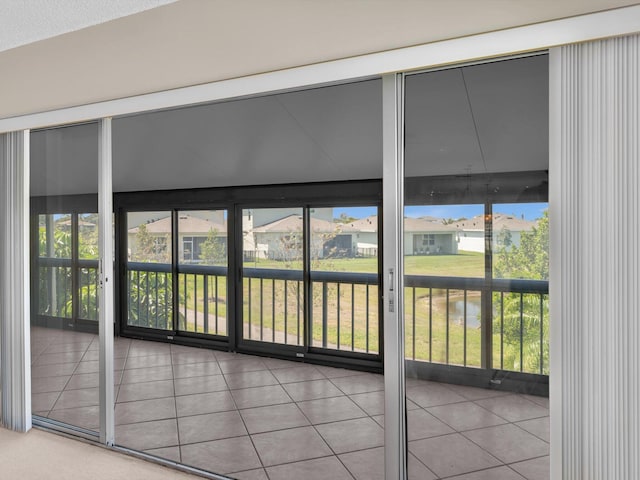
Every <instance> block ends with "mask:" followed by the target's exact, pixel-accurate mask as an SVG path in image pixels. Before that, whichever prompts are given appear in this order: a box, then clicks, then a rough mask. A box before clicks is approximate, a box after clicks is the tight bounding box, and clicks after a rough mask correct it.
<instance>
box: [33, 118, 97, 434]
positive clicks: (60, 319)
mask: <svg viewBox="0 0 640 480" xmlns="http://www.w3.org/2000/svg"><path fill="white" fill-rule="evenodd" d="M97 133H98V132H97V125H96V124H95V123H88V124H84V125H74V126H68V127H62V128H53V129H48V130H41V131H34V132H32V134H31V139H30V141H31V146H30V151H31V169H30V175H31V178H30V190H31V196H32V212H33V214H34V221H33V226H34V230H33V231H32V232H33V236H34V238H32V245H33V246H34V252H33V254H34V257H35V258H34V262H33V268H34V271H33V272H32V291H31V298H32V302H33V308H32V310H31V315H32V318H31V333H30V336H31V353H32V362H31V406H32V412H33V414H34V415H35V416H39V417H44V418H49V419H52V420H56V421H58V422H62V423H64V424H67V425H69V426H71V427H73V428H76V429H83V430H88V431H92V432H97V431H98V429H99V416H98V414H99V398H98V377H99V375H98V371H99V367H98V348H99V341H98V322H97V320H98V285H97V281H98V279H97V270H98V260H97V259H98V246H97V235H98V232H97V215H96V214H95V213H93V212H95V211H96V203H97V202H96V198H95V194H96V193H97V184H98V176H97V170H98V169H97V160H98V135H97ZM78 194H83V195H82V196H78ZM52 197H55V199H53V198H52Z"/></svg>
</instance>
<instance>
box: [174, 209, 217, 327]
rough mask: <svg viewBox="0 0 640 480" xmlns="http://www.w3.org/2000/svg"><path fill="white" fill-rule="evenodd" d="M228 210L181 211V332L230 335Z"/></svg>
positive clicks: (179, 228) (179, 256) (179, 215)
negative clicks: (228, 318)
mask: <svg viewBox="0 0 640 480" xmlns="http://www.w3.org/2000/svg"><path fill="white" fill-rule="evenodd" d="M227 263H228V261H227V211H226V210H200V211H180V212H178V292H179V293H178V311H179V322H178V326H177V327H178V330H182V331H185V332H194V333H205V334H210V335H225V336H226V335H227Z"/></svg>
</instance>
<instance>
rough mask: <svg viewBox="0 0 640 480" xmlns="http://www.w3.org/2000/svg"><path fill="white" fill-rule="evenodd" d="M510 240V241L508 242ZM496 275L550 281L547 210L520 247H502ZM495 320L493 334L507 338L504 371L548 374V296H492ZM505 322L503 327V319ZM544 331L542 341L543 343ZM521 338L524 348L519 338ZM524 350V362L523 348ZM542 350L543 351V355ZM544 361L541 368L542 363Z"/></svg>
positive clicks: (522, 236) (526, 234)
mask: <svg viewBox="0 0 640 480" xmlns="http://www.w3.org/2000/svg"><path fill="white" fill-rule="evenodd" d="M509 240H510V239H509ZM493 269H494V276H495V277H497V278H514V279H515V278H520V279H529V280H548V279H549V215H548V212H547V211H545V212H544V214H543V216H542V218H541V219H539V220H538V222H537V225H536V226H535V227H534V228H533V229H532V230H531V231H530V232H522V233H521V235H520V245H518V246H516V245H513V244H510V245H507V244H506V242H504V243H503V244H502V246H501V247H500V249H499V250H498V252H497V253H496V254H495V256H494V267H493ZM493 304H494V311H496V318H495V320H494V322H493V333H494V335H499V334H500V333H501V332H502V334H503V335H504V337H503V339H504V340H503V341H504V352H503V362H504V368H505V369H507V370H520V369H522V370H523V371H525V372H533V373H539V372H540V371H541V370H542V373H545V374H548V373H549V360H548V359H549V344H548V342H547V341H544V339H545V338H547V339H548V330H549V297H548V295H547V294H539V293H526V294H522V296H521V294H519V293H507V294H504V295H501V294H500V293H494V295H493ZM501 319H504V323H503V324H501V322H500V320H501ZM541 330H542V336H543V342H542V345H541V344H540V333H541ZM521 336H522V345H521V344H520V338H521ZM521 347H522V362H521V358H520V348H521ZM540 348H542V352H540ZM541 361H542V362H543V364H542V368H540V367H541V365H540V362H541Z"/></svg>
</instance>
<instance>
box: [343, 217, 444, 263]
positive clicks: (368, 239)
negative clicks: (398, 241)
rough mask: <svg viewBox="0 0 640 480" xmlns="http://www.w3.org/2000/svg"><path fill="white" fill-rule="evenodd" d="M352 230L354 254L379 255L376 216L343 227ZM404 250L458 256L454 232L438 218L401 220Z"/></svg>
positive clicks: (408, 218) (414, 252)
mask: <svg viewBox="0 0 640 480" xmlns="http://www.w3.org/2000/svg"><path fill="white" fill-rule="evenodd" d="M346 225H347V226H348V227H350V228H351V229H352V232H351V235H352V236H354V240H353V243H354V245H355V251H356V255H358V256H371V255H377V254H378V217H377V215H371V216H369V217H366V218H362V219H359V220H356V221H354V222H351V223H348V224H346ZM404 230H405V232H404V249H405V254H406V255H437V254H455V253H457V244H456V229H455V228H454V227H452V226H450V225H444V224H443V223H442V219H441V218H435V217H421V218H410V217H406V218H405V219H404Z"/></svg>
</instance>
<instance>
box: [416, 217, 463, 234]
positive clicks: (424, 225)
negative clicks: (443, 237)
mask: <svg viewBox="0 0 640 480" xmlns="http://www.w3.org/2000/svg"><path fill="white" fill-rule="evenodd" d="M456 230H457V229H456V228H455V227H454V226H452V225H445V224H444V223H442V220H441V221H440V222H434V221H432V220H425V219H424V218H413V217H405V218H404V231H405V232H414V233H418V232H419V233H455V232H456Z"/></svg>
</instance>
